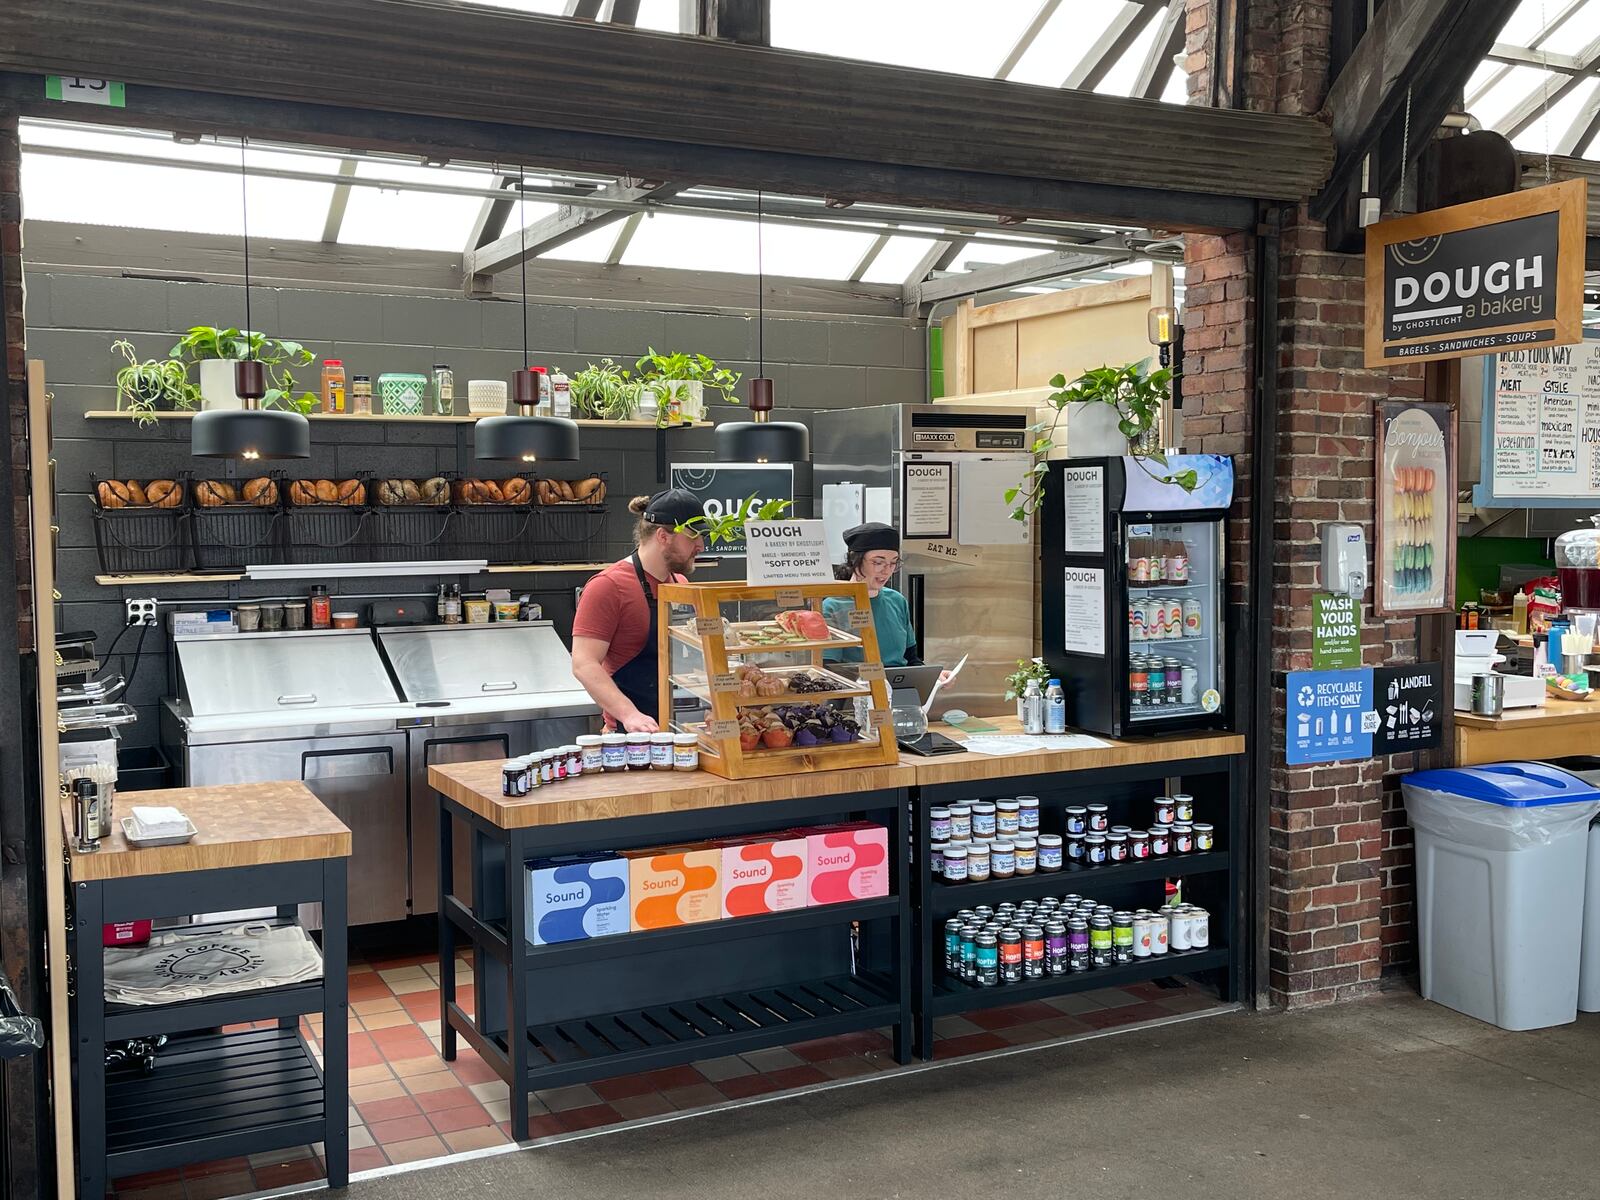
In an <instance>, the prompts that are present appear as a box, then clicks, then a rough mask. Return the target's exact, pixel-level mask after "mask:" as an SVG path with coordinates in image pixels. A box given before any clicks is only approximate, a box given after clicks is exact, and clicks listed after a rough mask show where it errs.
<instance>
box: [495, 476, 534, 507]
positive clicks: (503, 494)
mask: <svg viewBox="0 0 1600 1200" xmlns="http://www.w3.org/2000/svg"><path fill="white" fill-rule="evenodd" d="M500 498H501V499H502V500H504V501H505V502H506V503H507V504H531V503H532V502H533V489H532V488H531V487H529V486H528V481H527V480H526V479H521V478H513V479H506V480H503V481H501V484H500Z"/></svg>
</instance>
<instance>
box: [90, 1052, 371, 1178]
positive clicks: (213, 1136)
mask: <svg viewBox="0 0 1600 1200" xmlns="http://www.w3.org/2000/svg"><path fill="white" fill-rule="evenodd" d="M323 1116H324V1113H323V1080H322V1068H321V1067H319V1066H318V1065H317V1061H316V1059H315V1058H313V1057H312V1054H311V1050H310V1048H309V1047H308V1046H307V1045H306V1042H305V1040H304V1039H303V1038H302V1037H301V1036H300V1032H299V1030H298V1029H277V1028H274V1029H254V1030H248V1031H244V1032H239V1033H203V1034H194V1035H190V1036H184V1037H176V1038H173V1039H172V1040H171V1041H170V1042H168V1043H167V1045H166V1047H165V1048H164V1049H163V1050H161V1051H160V1053H159V1054H158V1055H157V1058H156V1069H155V1072H154V1073H153V1074H150V1075H142V1074H137V1073H133V1072H122V1071H115V1072H112V1073H109V1074H108V1075H107V1076H106V1142H105V1150H106V1170H107V1174H108V1176H109V1177H110V1178H113V1179H114V1178H117V1177H119V1176H123V1175H133V1174H142V1173H143V1172H146V1171H156V1170H161V1169H162V1168H165V1167H175V1166H180V1165H182V1164H184V1163H193V1162H206V1161H210V1160H213V1159H219V1158H231V1157H234V1156H236V1155H241V1154H255V1153H260V1152H264V1151H268V1150H277V1149H282V1148H284V1147H287V1146H302V1145H308V1144H310V1143H312V1142H320V1141H323V1140H324V1134H325V1132H326V1130H325V1125H324V1120H323ZM339 1119H340V1120H343V1119H344V1118H343V1115H342V1114H341V1115H340V1118H339Z"/></svg>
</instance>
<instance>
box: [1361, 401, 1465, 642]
mask: <svg viewBox="0 0 1600 1200" xmlns="http://www.w3.org/2000/svg"><path fill="white" fill-rule="evenodd" d="M1377 432H1378V445H1377V457H1378V463H1377V481H1376V486H1377V493H1378V536H1377V545H1376V546H1375V547H1374V548H1373V564H1374V571H1375V574H1376V586H1375V589H1374V594H1373V607H1374V609H1376V610H1377V612H1378V614H1379V615H1380V616H1410V615H1413V614H1415V613H1426V612H1454V611H1455V606H1456V605H1455V597H1456V586H1455V576H1456V569H1455V557H1456V484H1455V464H1456V410H1455V408H1454V407H1453V406H1451V405H1449V404H1442V403H1438V402H1433V401H1427V402H1412V401H1405V400H1385V401H1383V402H1381V403H1380V404H1379V405H1378V413H1377Z"/></svg>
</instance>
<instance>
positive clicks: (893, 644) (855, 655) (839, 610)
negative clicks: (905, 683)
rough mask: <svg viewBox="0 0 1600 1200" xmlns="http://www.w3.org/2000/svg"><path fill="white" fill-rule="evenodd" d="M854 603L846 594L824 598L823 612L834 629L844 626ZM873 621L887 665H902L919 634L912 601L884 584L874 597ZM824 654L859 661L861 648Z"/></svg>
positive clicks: (836, 658)
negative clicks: (914, 627)
mask: <svg viewBox="0 0 1600 1200" xmlns="http://www.w3.org/2000/svg"><path fill="white" fill-rule="evenodd" d="M851 607H852V605H851V603H850V601H849V600H847V599H845V598H844V597H843V596H837V597H831V598H829V599H827V600H824V601H823V602H822V615H823V616H824V617H826V618H827V620H828V624H830V625H832V626H833V627H834V628H835V629H842V628H844V627H845V623H846V621H847V620H848V619H849V618H848V616H847V615H846V614H848V613H849V611H850V609H851ZM872 625H873V628H874V629H875V630H876V631H877V634H878V651H879V653H880V654H882V655H883V665H884V666H886V667H903V666H905V665H906V655H907V654H908V653H909V652H910V650H911V647H912V646H914V645H915V644H916V641H917V635H916V633H915V631H914V630H913V629H912V628H911V605H909V604H908V603H906V598H905V597H904V596H902V595H901V594H900V593H899V592H897V591H895V590H894V589H893V588H884V589H883V590H882V591H881V592H879V593H878V594H877V595H876V596H874V597H873V598H872ZM823 658H824V659H826V660H827V661H828V662H860V661H861V651H860V650H857V649H854V648H851V649H848V650H829V651H827V652H826V653H825V654H824V655H823Z"/></svg>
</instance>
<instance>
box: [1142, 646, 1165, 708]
mask: <svg viewBox="0 0 1600 1200" xmlns="http://www.w3.org/2000/svg"><path fill="white" fill-rule="evenodd" d="M1145 679H1146V680H1147V683H1146V685H1145V686H1146V698H1145V703H1146V704H1147V705H1148V706H1149V707H1150V708H1160V707H1162V706H1163V705H1165V704H1166V702H1167V664H1166V663H1165V662H1164V661H1163V660H1162V659H1159V658H1155V659H1151V660H1150V666H1149V669H1148V670H1146V671H1145Z"/></svg>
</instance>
